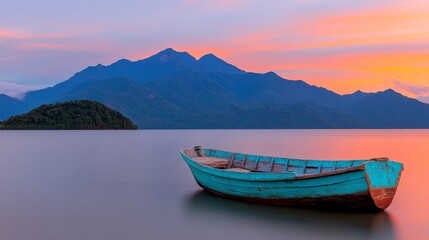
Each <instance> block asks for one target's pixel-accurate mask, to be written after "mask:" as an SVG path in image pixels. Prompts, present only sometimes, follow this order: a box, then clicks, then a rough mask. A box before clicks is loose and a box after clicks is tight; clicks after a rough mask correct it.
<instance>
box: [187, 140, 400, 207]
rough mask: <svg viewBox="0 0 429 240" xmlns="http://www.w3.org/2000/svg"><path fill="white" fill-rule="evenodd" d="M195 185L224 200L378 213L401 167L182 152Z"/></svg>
mask: <svg viewBox="0 0 429 240" xmlns="http://www.w3.org/2000/svg"><path fill="white" fill-rule="evenodd" d="M180 153H181V155H182V157H183V159H184V160H185V161H186V163H187V164H188V166H189V168H190V169H191V171H192V174H193V175H194V178H195V180H196V181H197V183H198V185H200V186H201V187H202V188H203V189H204V190H206V191H209V192H211V193H214V194H215V195H220V196H224V197H229V198H234V199H240V200H246V201H252V202H260V203H267V204H276V205H287V206H299V207H313V208H322V209H332V210H341V211H353V210H356V211H381V210H384V209H386V208H387V207H388V206H389V205H390V204H391V202H392V200H393V197H394V195H395V192H396V189H397V187H398V184H399V179H400V177H401V172H402V170H403V164H402V163H399V162H394V161H390V160H389V159H388V158H372V159H364V160H341V161H329V160H303V159H292V158H284V157H269V156H259V155H252V154H243V153H234V152H228V151H222V150H214V149H204V148H201V147H199V146H196V147H194V148H192V149H185V150H182V151H181V152H180Z"/></svg>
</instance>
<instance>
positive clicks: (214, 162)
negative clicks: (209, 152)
mask: <svg viewBox="0 0 429 240" xmlns="http://www.w3.org/2000/svg"><path fill="white" fill-rule="evenodd" d="M194 161H195V162H198V163H200V164H203V165H205V166H209V167H214V168H225V167H226V166H227V165H228V162H229V160H228V159H225V158H216V157H195V158H194Z"/></svg>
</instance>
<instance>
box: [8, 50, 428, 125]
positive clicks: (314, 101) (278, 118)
mask: <svg viewBox="0 0 429 240" xmlns="http://www.w3.org/2000/svg"><path fill="white" fill-rule="evenodd" d="M79 99H88V100H94V101H99V102H101V103H103V104H105V105H107V106H109V107H111V108H113V109H115V110H117V111H119V112H121V113H122V114H124V115H125V116H127V117H129V118H130V119H131V120H132V121H133V122H135V123H136V124H137V125H138V126H139V127H140V128H429V105H428V104H424V103H421V102H419V101H417V100H415V99H410V98H407V97H404V96H402V95H400V94H399V93H396V92H394V91H393V90H386V91H382V92H377V93H364V92H361V91H357V92H355V93H353V94H348V95H339V94H336V93H335V92H332V91H330V90H328V89H325V88H321V87H317V86H312V85H309V84H307V83H306V82H304V81H301V80H288V79H284V78H282V77H280V76H278V75H277V74H275V73H274V72H268V73H253V72H246V71H244V70H241V69H239V68H237V67H236V66H233V65H232V64H230V63H227V62H225V61H224V60H222V59H220V58H218V57H216V56H215V55H213V54H207V55H204V56H203V57H201V58H200V59H196V58H194V57H193V56H191V55H190V54H188V53H186V52H177V51H175V50H173V49H171V48H168V49H166V50H164V51H161V52H159V53H157V54H155V55H153V56H151V57H149V58H146V59H143V60H139V61H135V62H133V61H129V60H126V59H122V60H119V61H117V62H115V63H113V64H111V65H109V66H104V65H96V66H92V67H88V68H86V69H84V70H82V71H80V72H78V73H76V74H75V75H74V76H72V77H71V78H70V79H68V80H67V81H64V82H62V83H59V84H57V85H55V86H53V87H51V88H46V89H42V90H38V91H32V92H28V93H27V94H26V96H25V98H24V99H23V104H25V105H26V106H29V107H37V106H40V105H41V104H46V103H55V102H63V101H69V100H79ZM5 106H9V105H5Z"/></svg>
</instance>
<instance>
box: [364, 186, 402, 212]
mask: <svg viewBox="0 0 429 240" xmlns="http://www.w3.org/2000/svg"><path fill="white" fill-rule="evenodd" d="M369 192H370V193H371V197H372V199H373V201H374V204H375V206H377V207H378V208H380V209H386V208H387V207H388V206H389V205H390V204H391V203H392V200H393V197H394V196H395V193H396V187H394V188H371V187H369Z"/></svg>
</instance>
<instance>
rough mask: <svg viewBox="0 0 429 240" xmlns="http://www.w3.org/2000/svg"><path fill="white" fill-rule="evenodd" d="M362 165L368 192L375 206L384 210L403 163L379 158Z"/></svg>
mask: <svg viewBox="0 0 429 240" xmlns="http://www.w3.org/2000/svg"><path fill="white" fill-rule="evenodd" d="M364 166H365V173H366V181H367V183H368V190H369V193H370V194H371V197H372V199H373V201H374V204H375V206H376V207H377V208H378V209H380V210H384V209H386V208H387V207H388V206H389V205H390V204H391V203H392V200H393V197H394V196H395V193H396V189H397V187H398V184H399V180H400V178H401V172H402V171H403V170H404V165H403V164H402V163H398V162H393V161H389V160H387V159H380V160H375V161H369V162H366V163H365V164H364Z"/></svg>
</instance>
